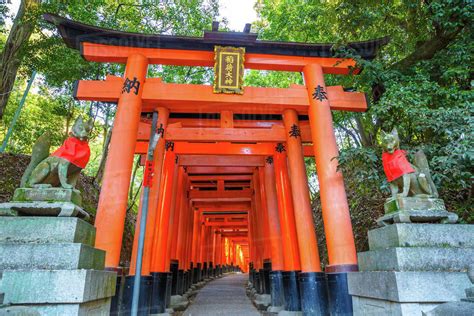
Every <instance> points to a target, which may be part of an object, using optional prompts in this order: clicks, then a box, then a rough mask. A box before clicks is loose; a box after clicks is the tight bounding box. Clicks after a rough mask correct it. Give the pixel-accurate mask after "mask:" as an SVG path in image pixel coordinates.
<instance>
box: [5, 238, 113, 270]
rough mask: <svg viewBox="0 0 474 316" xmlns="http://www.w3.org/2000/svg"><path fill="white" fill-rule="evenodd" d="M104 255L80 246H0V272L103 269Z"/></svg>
mask: <svg viewBox="0 0 474 316" xmlns="http://www.w3.org/2000/svg"><path fill="white" fill-rule="evenodd" d="M104 264H105V252H104V251H103V250H99V249H95V248H92V247H91V246H87V245H83V244H73V243H67V244H1V243H0V270H18V269H20V270H21V269H23V270H32V269H46V270H75V269H93V270H102V269H104Z"/></svg>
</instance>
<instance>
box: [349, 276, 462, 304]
mask: <svg viewBox="0 0 474 316" xmlns="http://www.w3.org/2000/svg"><path fill="white" fill-rule="evenodd" d="M347 279H348V288H349V294H350V295H353V296H359V297H367V298H373V299H379V300H387V301H391V302H406V303H409V302H413V303H423V302H438V303H440V302H451V301H459V300H460V299H461V298H465V292H464V289H466V288H468V287H470V286H471V281H469V278H468V276H467V273H465V272H412V271H409V272H395V271H390V272H370V271H365V272H349V273H348V278H347Z"/></svg>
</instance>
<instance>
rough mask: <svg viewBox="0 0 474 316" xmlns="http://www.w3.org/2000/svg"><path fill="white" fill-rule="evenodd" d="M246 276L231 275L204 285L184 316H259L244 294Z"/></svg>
mask: <svg viewBox="0 0 474 316" xmlns="http://www.w3.org/2000/svg"><path fill="white" fill-rule="evenodd" d="M247 280H248V274H231V275H228V276H225V277H223V278H220V279H216V280H214V281H211V282H209V283H208V284H206V285H205V286H204V287H203V288H202V289H201V290H199V292H198V294H197V295H196V298H195V299H194V301H193V303H192V304H191V306H189V307H188V309H187V310H186V311H185V312H184V314H183V315H184V316H201V315H202V316H204V315H206V316H208V315H209V316H214V315H226V316H243V315H245V316H259V315H261V314H260V313H259V312H258V311H257V309H256V308H255V307H254V306H253V305H252V302H251V301H250V299H249V298H248V297H247V294H246V293H245V284H246V283H247Z"/></svg>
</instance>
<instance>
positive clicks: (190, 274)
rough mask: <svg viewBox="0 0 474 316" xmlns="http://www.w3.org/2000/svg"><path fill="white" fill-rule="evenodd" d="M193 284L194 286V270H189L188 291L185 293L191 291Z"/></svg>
mask: <svg viewBox="0 0 474 316" xmlns="http://www.w3.org/2000/svg"><path fill="white" fill-rule="evenodd" d="M192 284H193V270H192V269H189V270H188V277H187V279H186V290H185V292H187V291H188V290H189V288H190V287H191V285H192Z"/></svg>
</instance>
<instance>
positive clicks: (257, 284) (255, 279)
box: [253, 270, 260, 293]
mask: <svg viewBox="0 0 474 316" xmlns="http://www.w3.org/2000/svg"><path fill="white" fill-rule="evenodd" d="M253 287H254V288H255V291H257V293H260V273H258V271H256V270H254V273H253Z"/></svg>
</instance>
